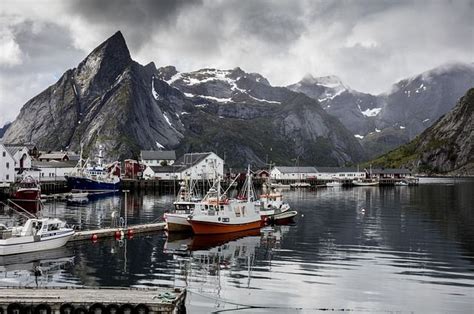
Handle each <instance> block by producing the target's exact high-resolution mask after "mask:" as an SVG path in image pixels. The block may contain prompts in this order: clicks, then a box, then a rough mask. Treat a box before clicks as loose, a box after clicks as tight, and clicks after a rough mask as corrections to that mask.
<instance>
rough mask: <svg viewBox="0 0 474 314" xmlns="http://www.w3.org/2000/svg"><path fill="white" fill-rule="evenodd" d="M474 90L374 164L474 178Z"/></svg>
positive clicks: (469, 91)
mask: <svg viewBox="0 0 474 314" xmlns="http://www.w3.org/2000/svg"><path fill="white" fill-rule="evenodd" d="M473 141H474V88H472V89H470V90H468V92H467V93H466V94H465V95H464V96H463V97H462V98H461V99H460V100H459V102H458V103H457V104H456V106H455V107H454V108H453V109H452V110H451V111H450V112H448V113H447V114H446V115H444V116H443V117H441V118H440V119H439V120H438V121H436V123H434V124H433V125H432V126H430V127H429V128H428V129H426V130H425V131H424V132H423V133H421V134H420V135H419V136H417V137H416V138H415V139H414V140H413V141H411V142H410V143H408V144H406V145H403V146H401V147H400V148H398V149H395V150H393V151H391V152H389V153H387V154H386V155H383V156H381V157H380V158H378V159H376V160H374V161H373V162H372V163H373V164H374V165H377V166H385V167H401V166H404V167H413V168H416V169H418V170H419V171H421V172H427V173H447V172H453V171H454V172H456V173H458V174H463V175H466V174H467V175H473V174H474V145H473Z"/></svg>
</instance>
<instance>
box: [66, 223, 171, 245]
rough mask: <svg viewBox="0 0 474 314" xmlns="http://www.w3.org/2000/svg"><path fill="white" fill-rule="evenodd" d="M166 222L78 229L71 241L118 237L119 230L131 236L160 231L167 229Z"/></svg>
mask: <svg viewBox="0 0 474 314" xmlns="http://www.w3.org/2000/svg"><path fill="white" fill-rule="evenodd" d="M165 227H166V223H165V222H157V223H149V224H142V225H131V226H128V227H127V228H122V227H117V228H104V229H96V230H85V231H77V232H76V233H75V234H74V236H73V237H72V238H71V239H70V240H69V241H82V240H97V239H101V238H110V237H116V236H117V232H119V233H122V235H124V236H130V235H135V234H141V233H150V232H158V231H163V230H165Z"/></svg>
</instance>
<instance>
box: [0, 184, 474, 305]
mask: <svg viewBox="0 0 474 314" xmlns="http://www.w3.org/2000/svg"><path fill="white" fill-rule="evenodd" d="M285 197H286V199H287V200H288V202H289V203H290V205H291V206H292V207H293V208H295V209H297V210H298V211H299V215H298V218H297V219H296V223H295V224H294V225H289V226H274V227H266V228H263V229H262V230H260V231H258V232H251V233H248V234H240V235H237V236H235V237H225V238H219V237H218V238H215V237H214V238H209V237H194V238H193V237H186V236H182V237H176V236H175V237H172V238H169V239H168V238H167V236H166V234H164V233H160V234H156V235H149V236H140V237H135V238H133V239H130V240H123V241H116V240H112V239H111V240H105V241H99V242H97V243H91V242H82V243H70V244H68V245H67V246H66V247H64V248H62V249H59V250H54V251H50V252H46V253H42V254H36V255H28V256H17V257H9V258H4V259H3V260H0V285H1V286H11V285H15V286H18V285H23V286H36V285H38V286H58V285H60V286H66V285H67V286H69V285H75V286H83V285H87V286H136V287H151V286H178V287H187V288H188V289H189V292H190V293H189V294H188V297H187V309H188V312H190V313H201V312H202V313H208V312H211V311H225V310H231V309H240V310H239V312H244V313H255V312H262V313H263V312H269V311H273V312H281V313H288V312H293V313H294V312H314V311H317V310H325V309H329V310H343V309H344V310H352V311H357V312H391V311H403V312H405V311H408V312H410V311H414V312H423V313H433V312H443V313H453V312H464V313H472V312H474V180H453V179H424V180H422V182H421V184H420V185H419V186H417V187H404V186H401V187H358V188H350V189H345V188H327V189H319V190H317V191H304V190H301V191H288V192H285ZM173 199H174V197H173V196H172V195H129V201H128V221H129V224H133V223H138V222H145V221H152V220H155V219H159V218H160V217H161V216H162V214H163V212H164V211H165V210H166V209H167V208H169V206H170V205H171V203H172V201H173ZM123 205H124V204H123V198H121V197H119V196H116V197H107V198H100V199H97V200H94V201H92V202H90V203H88V204H86V205H65V204H63V203H48V204H47V205H46V208H45V210H44V211H45V214H47V215H54V216H58V217H61V218H64V219H66V220H67V221H68V223H70V224H76V225H81V226H82V227H84V228H96V227H99V226H102V227H105V226H110V223H111V218H110V217H111V212H112V211H113V210H114V209H117V208H120V207H122V208H123ZM122 215H123V212H122ZM186 248H191V250H189V249H186ZM36 265H40V266H41V268H42V270H43V275H42V276H40V277H38V278H35V277H34V275H33V271H32V270H33V268H34V267H35V266H36ZM0 294H1V290H0ZM245 306H254V307H251V308H246V307H245Z"/></svg>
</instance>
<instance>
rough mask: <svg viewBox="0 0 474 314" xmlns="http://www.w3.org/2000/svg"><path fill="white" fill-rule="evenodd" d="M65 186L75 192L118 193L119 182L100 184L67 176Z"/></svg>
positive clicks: (100, 182)
mask: <svg viewBox="0 0 474 314" xmlns="http://www.w3.org/2000/svg"><path fill="white" fill-rule="evenodd" d="M66 179H67V185H68V187H69V188H70V189H71V190H77V191H119V190H120V187H121V182H120V181H118V182H115V183H112V182H102V181H95V180H92V179H88V178H82V177H75V176H69V177H67V178H66Z"/></svg>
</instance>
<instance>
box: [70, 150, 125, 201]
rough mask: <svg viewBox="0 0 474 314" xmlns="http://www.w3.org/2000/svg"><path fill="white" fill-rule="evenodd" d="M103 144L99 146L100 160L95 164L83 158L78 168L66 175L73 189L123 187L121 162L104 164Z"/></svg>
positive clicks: (96, 190) (111, 190)
mask: <svg viewBox="0 0 474 314" xmlns="http://www.w3.org/2000/svg"><path fill="white" fill-rule="evenodd" d="M102 161H103V151H102V146H99V155H98V160H97V162H96V163H95V164H94V165H91V164H89V163H88V161H87V160H86V162H83V159H82V149H81V159H80V160H79V163H78V166H77V167H76V170H75V171H74V172H72V173H70V174H69V175H68V176H66V180H67V184H68V186H69V188H70V189H71V190H73V191H95V192H98V191H104V192H105V191H107V192H109V191H110V192H113V191H119V190H120V187H121V179H120V163H119V162H114V163H112V164H109V165H103V164H102Z"/></svg>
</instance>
